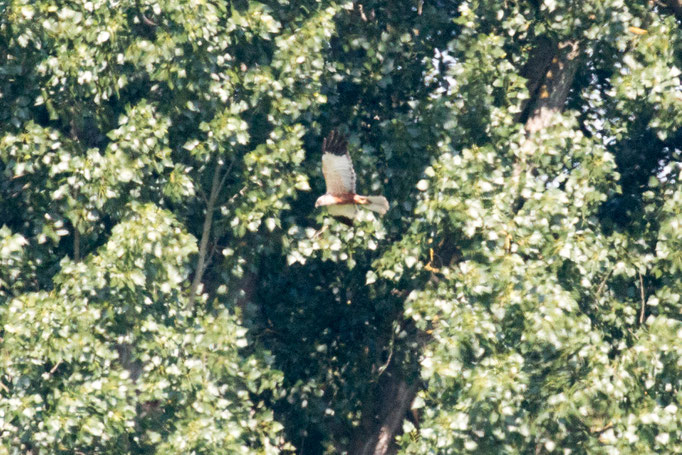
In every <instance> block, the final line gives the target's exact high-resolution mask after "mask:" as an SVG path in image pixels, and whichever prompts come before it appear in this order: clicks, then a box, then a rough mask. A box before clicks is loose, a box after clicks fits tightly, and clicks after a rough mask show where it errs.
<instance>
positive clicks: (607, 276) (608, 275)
mask: <svg viewBox="0 0 682 455" xmlns="http://www.w3.org/2000/svg"><path fill="white" fill-rule="evenodd" d="M615 268H616V266H615V265H614V266H613V267H611V270H609V273H607V274H606V276H605V277H604V279H603V280H601V283H600V284H599V287H598V288H597V293H596V294H595V297H597V298H599V296H600V295H601V291H602V290H603V289H604V286H605V285H606V280H608V279H609V277H610V276H611V274H612V273H613V269H615Z"/></svg>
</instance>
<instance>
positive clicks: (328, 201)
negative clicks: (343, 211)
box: [315, 194, 335, 208]
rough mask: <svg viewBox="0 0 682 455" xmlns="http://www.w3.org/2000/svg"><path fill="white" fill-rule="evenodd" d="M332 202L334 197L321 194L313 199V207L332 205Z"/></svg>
mask: <svg viewBox="0 0 682 455" xmlns="http://www.w3.org/2000/svg"><path fill="white" fill-rule="evenodd" d="M334 202H335V200H334V197H333V196H332V195H331V194H323V195H322V196H320V197H318V198H317V201H315V208H317V207H324V206H325V205H332V204H334Z"/></svg>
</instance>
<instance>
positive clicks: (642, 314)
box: [637, 272, 646, 325]
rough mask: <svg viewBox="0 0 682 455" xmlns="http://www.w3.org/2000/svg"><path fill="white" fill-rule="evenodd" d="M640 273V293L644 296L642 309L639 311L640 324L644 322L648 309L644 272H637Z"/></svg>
mask: <svg viewBox="0 0 682 455" xmlns="http://www.w3.org/2000/svg"><path fill="white" fill-rule="evenodd" d="M637 274H638V275H639V294H640V295H641V296H642V310H641V311H640V312H639V324H640V325H642V324H643V323H644V312H645V311H646V296H645V295H644V278H642V274H641V273H639V272H637Z"/></svg>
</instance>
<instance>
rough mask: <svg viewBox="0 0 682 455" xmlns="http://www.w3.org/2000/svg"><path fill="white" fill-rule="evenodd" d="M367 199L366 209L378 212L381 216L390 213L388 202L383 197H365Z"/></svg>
mask: <svg viewBox="0 0 682 455" xmlns="http://www.w3.org/2000/svg"><path fill="white" fill-rule="evenodd" d="M365 197H366V198H367V205H365V207H366V208H368V209H370V210H371V211H373V212H377V213H378V214H379V215H383V214H384V213H386V212H388V201H387V200H386V198H385V197H383V196H365Z"/></svg>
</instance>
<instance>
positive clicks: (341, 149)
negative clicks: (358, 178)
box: [322, 130, 355, 195]
mask: <svg viewBox="0 0 682 455" xmlns="http://www.w3.org/2000/svg"><path fill="white" fill-rule="evenodd" d="M322 173H323V174H324V181H325V183H326V184H327V193H328V194H334V195H340V194H353V193H355V171H354V170H353V161H351V159H350V155H349V154H348V141H347V140H346V138H345V137H344V136H343V135H341V134H339V132H338V131H335V130H334V131H332V132H331V133H329V135H328V136H327V137H326V138H325V139H324V141H323V142H322Z"/></svg>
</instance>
